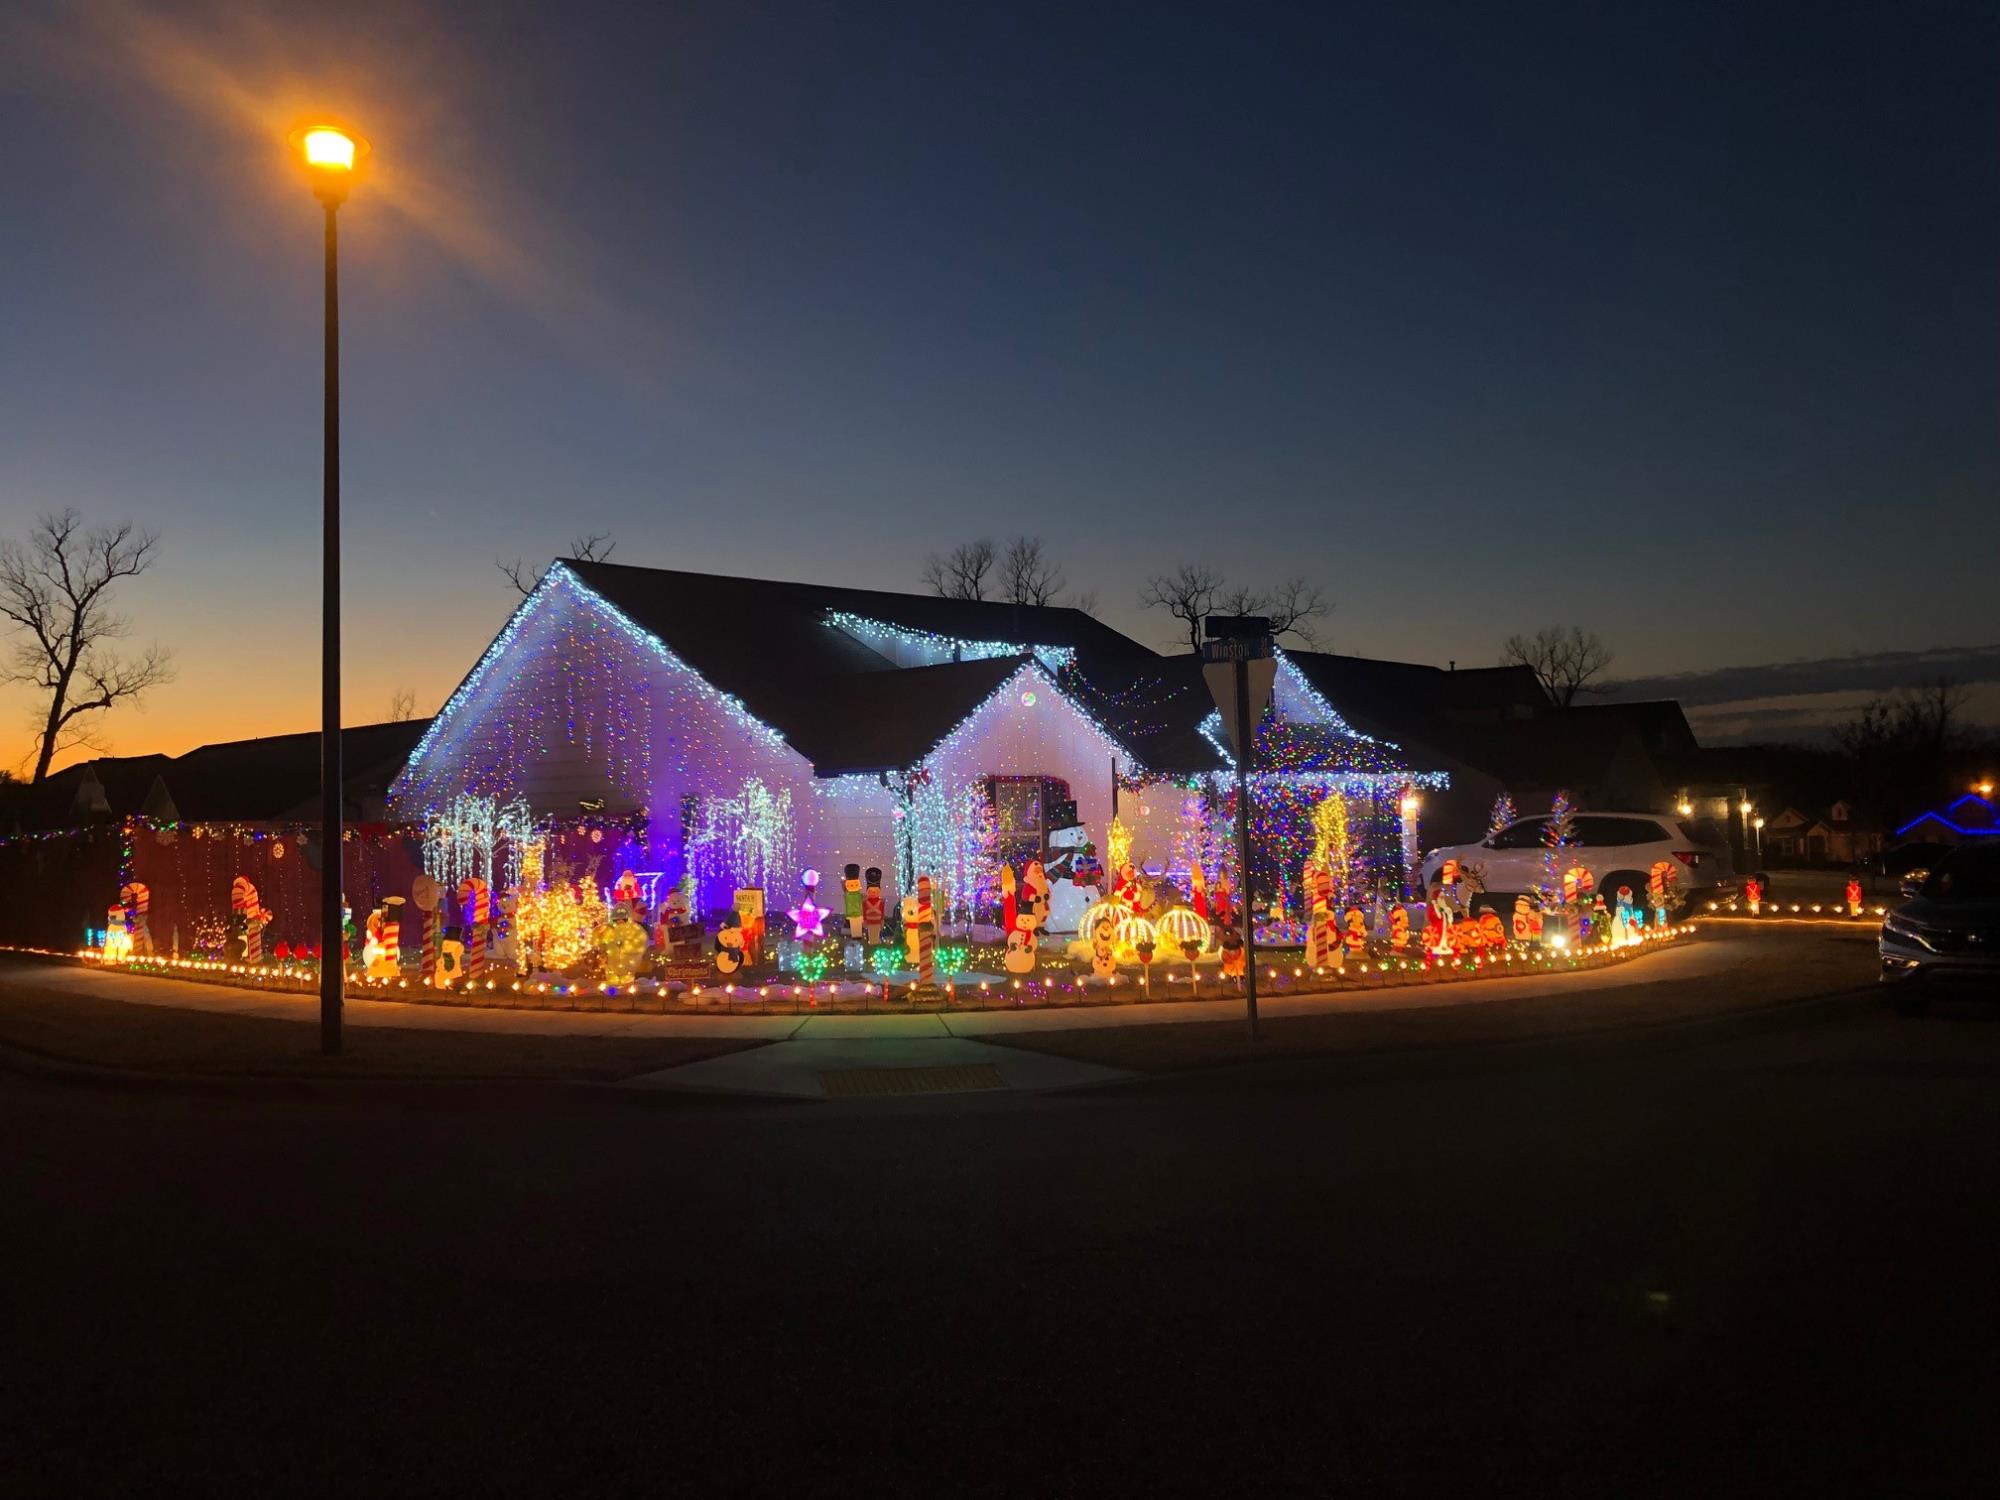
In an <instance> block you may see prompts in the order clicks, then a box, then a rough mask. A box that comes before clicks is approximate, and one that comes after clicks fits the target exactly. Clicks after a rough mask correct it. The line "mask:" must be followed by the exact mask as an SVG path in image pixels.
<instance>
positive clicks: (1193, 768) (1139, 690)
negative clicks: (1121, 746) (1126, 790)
mask: <svg viewBox="0 0 2000 1500" xmlns="http://www.w3.org/2000/svg"><path fill="white" fill-rule="evenodd" d="M1285 655H1286V659H1287V660H1288V661H1291V662H1292V663H1293V664H1294V665H1296V666H1298V667H1299V668H1300V674H1301V676H1303V677H1304V678H1305V679H1306V681H1307V682H1308V683H1309V684H1311V685H1312V686H1313V687H1314V688H1316V689H1318V690H1319V692H1320V694H1321V696H1322V697H1324V698H1326V699H1327V702H1328V704H1329V705H1330V706H1331V707H1332V708H1333V710H1334V712H1335V713H1337V714H1338V715H1339V716H1340V718H1341V720H1342V721H1343V722H1344V723H1345V724H1346V725H1347V727H1348V728H1349V729H1351V730H1353V731H1354V732H1355V734H1357V735H1361V736H1365V737H1367V738H1369V739H1375V740H1380V741H1382V742H1383V743H1384V744H1386V745H1393V746H1394V747H1396V753H1395V757H1394V759H1395V761H1396V763H1397V765H1398V767H1399V768H1400V769H1404V770H1411V771H1432V770H1441V769H1446V768H1447V767H1446V763H1445V762H1446V758H1445V757H1444V756H1443V755H1442V754H1441V753H1439V751H1438V750H1437V749H1436V748H1435V747H1434V746H1432V745H1429V744H1427V743H1425V742H1423V741H1421V740H1419V739H1416V738H1415V737H1413V736H1411V735H1409V734H1407V733H1406V732H1404V731H1403V730H1402V729H1401V728H1400V727H1399V726H1396V725H1392V724H1387V723H1384V722H1382V721H1380V720H1378V719H1376V718H1374V717H1372V716H1371V715H1370V714H1368V713H1366V712H1363V711H1357V710H1353V709H1351V708H1350V706H1349V704H1348V703H1347V702H1346V701H1345V700H1343V699H1342V698H1339V697H1336V696H1335V695H1333V694H1331V693H1328V692H1327V691H1326V690H1325V689H1324V688H1323V687H1321V686H1320V683H1319V681H1318V680H1316V674H1315V673H1313V672H1312V671H1311V670H1309V669H1308V667H1307V663H1306V662H1305V661H1304V660H1302V659H1301V655H1302V654H1301V653H1295V652H1287V653H1285ZM1303 655H1305V656H1310V655H1311V653H1303ZM1341 659H1342V660H1352V659H1353V658H1341ZM1418 670H1420V671H1431V670H1433V669H1431V668H1419V669H1418ZM1439 675H1440V676H1442V675H1445V674H1442V673H1440V674H1439ZM1078 698H1079V700H1080V702H1081V703H1082V705H1083V707H1084V708H1085V709H1086V710H1087V711H1088V712H1089V713H1090V714H1091V715H1092V716H1093V717H1094V718H1096V719H1098V720H1099V721H1100V722H1102V723H1105V724H1110V725H1118V726H1121V728H1120V732H1119V738H1120V739H1122V740H1123V741H1124V742H1125V743H1126V744H1128V745H1130V746H1131V747H1132V749H1133V751H1134V753H1135V754H1136V755H1137V756H1138V759H1139V761H1140V763H1141V764H1142V765H1143V766H1145V767H1146V769H1148V770H1152V771H1164V772H1167V773H1169V774H1171V775H1177V776H1179V775H1193V774H1198V773H1201V772H1205V771H1218V770H1222V769H1224V768H1225V767H1226V766H1228V765H1229V761H1228V760H1227V759H1226V758H1225V757H1224V756H1223V754H1222V752H1221V751H1220V750H1218V749H1217V747H1216V744H1215V742H1214V741H1213V740H1211V739H1210V738H1209V737H1208V736H1207V735H1206V734H1203V733H1202V732H1201V726H1202V724H1203V723H1204V722H1205V721H1206V720H1207V719H1208V717H1209V715H1210V714H1213V713H1215V712H1216V705H1215V698H1214V696H1213V695H1212V694H1211V693H1210V692H1209V688H1208V682H1207V679H1206V678H1204V677H1203V675H1202V670H1201V658H1199V657H1197V656H1194V655H1181V656H1164V657H1156V658H1155V659H1154V660H1153V661H1151V662H1149V663H1147V664H1146V665H1145V666H1143V667H1139V668H1127V669H1126V670H1124V671H1122V672H1106V671H1097V672H1090V673H1087V674H1086V676H1085V681H1084V682H1083V683H1082V684H1081V685H1080V687H1079V690H1078ZM1316 736H1317V739H1318V741H1319V742H1318V743H1309V742H1312V741H1314V740H1315V737H1316ZM1281 738H1283V739H1284V740H1285V741H1287V742H1288V747H1289V749H1290V750H1291V751H1292V752H1294V753H1304V754H1307V755H1318V756H1323V757H1325V759H1323V760H1322V761H1321V762H1320V763H1321V764H1326V763H1329V762H1330V761H1332V760H1333V759H1336V758H1338V757H1339V756H1340V755H1341V754H1343V753H1346V752H1351V751H1352V750H1353V744H1352V741H1351V740H1350V741H1348V742H1347V745H1346V752H1343V750H1342V747H1341V746H1340V745H1338V744H1336V743H1335V741H1336V739H1340V740H1345V739H1346V737H1345V736H1339V735H1338V733H1337V731H1336V732H1335V733H1334V734H1332V735H1329V734H1327V733H1326V732H1325V731H1323V730H1320V729H1318V727H1317V726H1314V725H1294V726H1289V727H1288V728H1287V729H1286V730H1285V731H1284V732H1283V734H1282V736H1281ZM1225 742H1226V737H1225ZM1260 743H1263V744H1264V745H1265V746H1266V748H1267V749H1269V748H1271V747H1272V746H1273V745H1275V743H1276V741H1273V740H1263V741H1260Z"/></svg>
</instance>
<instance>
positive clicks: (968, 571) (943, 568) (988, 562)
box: [924, 537, 995, 599]
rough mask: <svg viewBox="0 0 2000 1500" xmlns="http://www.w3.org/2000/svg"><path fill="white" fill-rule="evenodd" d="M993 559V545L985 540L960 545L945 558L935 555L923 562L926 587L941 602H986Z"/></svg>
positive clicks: (982, 538)
mask: <svg viewBox="0 0 2000 1500" xmlns="http://www.w3.org/2000/svg"><path fill="white" fill-rule="evenodd" d="M994 557H995V554H994V551H993V543H992V542H991V541H989V540H987V539H986V538H984V537H981V538H980V539H979V540H978V541H976V542H960V543H959V544H958V545H957V546H956V547H954V548H952V549H951V551H950V552H948V553H946V554H945V555H944V556H943V557H939V556H938V555H937V554H936V553H935V552H933V553H932V554H931V555H930V556H929V557H928V558H927V559H925V561H924V587H925V588H927V589H929V590H930V591H931V592H932V593H933V594H936V595H937V596H938V597H939V598H940V599H984V598H985V597H986V575H987V574H989V573H991V572H992V571H993V563H994Z"/></svg>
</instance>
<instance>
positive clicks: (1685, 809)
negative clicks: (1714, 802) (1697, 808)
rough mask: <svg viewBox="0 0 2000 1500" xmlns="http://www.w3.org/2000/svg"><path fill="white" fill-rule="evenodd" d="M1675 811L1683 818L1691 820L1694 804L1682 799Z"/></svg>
mask: <svg viewBox="0 0 2000 1500" xmlns="http://www.w3.org/2000/svg"><path fill="white" fill-rule="evenodd" d="M1676 811H1677V812H1679V813H1680V815H1681V816H1682V817H1684V818H1691V817H1693V816H1694V804H1693V803H1692V802H1690V801H1688V800H1687V798H1685V797H1683V798H1682V799H1681V800H1680V804H1679V806H1678V807H1677V808H1676Z"/></svg>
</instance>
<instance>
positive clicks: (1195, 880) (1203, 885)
mask: <svg viewBox="0 0 2000 1500" xmlns="http://www.w3.org/2000/svg"><path fill="white" fill-rule="evenodd" d="M1188 885H1189V887H1190V888H1191V889H1192V890H1193V892H1194V902H1193V905H1194V914H1195V915H1196V916H1197V917H1200V918H1201V919H1202V921H1204V922H1206V921H1208V920H1209V914H1208V880H1207V878H1206V877H1205V876H1204V875H1203V874H1202V871H1201V861H1200V860H1196V861H1195V862H1194V863H1193V864H1191V865H1190V866H1188Z"/></svg>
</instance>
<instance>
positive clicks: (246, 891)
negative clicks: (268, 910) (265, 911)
mask: <svg viewBox="0 0 2000 1500" xmlns="http://www.w3.org/2000/svg"><path fill="white" fill-rule="evenodd" d="M256 907H257V887H256V886H254V885H252V884H251V883H250V877H249V876H248V875H238V876H237V877H236V878H235V879H234V880H233V881H231V882H230V884H229V915H230V916H232V917H241V916H245V915H247V914H248V913H250V912H252V911H254V910H256Z"/></svg>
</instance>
